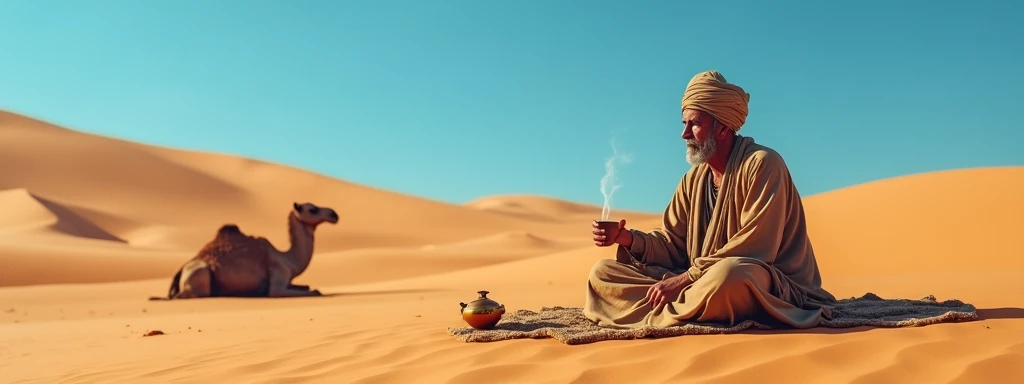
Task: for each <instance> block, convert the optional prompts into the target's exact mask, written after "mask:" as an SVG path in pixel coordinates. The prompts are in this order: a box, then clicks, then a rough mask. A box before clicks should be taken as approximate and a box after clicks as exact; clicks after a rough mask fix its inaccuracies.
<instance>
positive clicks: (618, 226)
mask: <svg viewBox="0 0 1024 384" xmlns="http://www.w3.org/2000/svg"><path fill="white" fill-rule="evenodd" d="M593 227H594V230H593V233H594V245H597V246H598V247H607V246H609V245H612V244H619V245H621V246H623V247H629V246H630V245H633V234H632V233H630V232H629V230H628V229H626V219H622V220H619V221H611V220H595V221H594V224H593Z"/></svg>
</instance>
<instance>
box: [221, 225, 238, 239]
mask: <svg viewBox="0 0 1024 384" xmlns="http://www.w3.org/2000/svg"><path fill="white" fill-rule="evenodd" d="M240 234H242V230H241V229H240V228H238V226H237V225H235V224H224V225H223V226H221V227H220V229H219V230H217V235H218V236H220V235H240Z"/></svg>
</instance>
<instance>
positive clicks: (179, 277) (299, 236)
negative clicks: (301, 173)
mask: <svg viewBox="0 0 1024 384" xmlns="http://www.w3.org/2000/svg"><path fill="white" fill-rule="evenodd" d="M292 208H293V209H292V210H291V211H290V212H289V213H288V235H289V238H290V240H291V247H290V248H289V249H288V250H287V251H284V252H282V251H279V250H278V249H277V248H275V247H274V246H273V245H272V244H271V243H270V241H269V240H267V239H266V238H265V237H261V236H249V235H246V234H244V233H242V231H241V229H239V228H238V226H237V225H235V224H225V225H224V226H222V227H220V229H219V230H218V231H217V234H216V236H215V237H214V238H213V240H211V241H210V242H208V243H207V244H206V245H205V246H203V248H202V249H200V250H199V252H198V253H197V254H196V255H195V256H193V257H192V258H191V259H189V260H188V261H186V262H185V263H184V264H183V265H182V266H181V268H179V269H178V272H177V273H175V275H174V277H173V278H172V280H171V286H170V289H169V290H168V292H167V298H166V299H165V298H160V297H151V298H150V300H173V299H188V298H199V297H296V296H320V291H319V290H310V289H309V286H305V285H294V284H292V283H291V282H292V279H294V278H295V277H296V276H298V275H300V274H302V272H304V271H305V270H306V267H308V266H309V262H310V260H312V258H313V232H314V231H315V230H316V227H317V226H318V225H320V224H321V223H324V222H328V223H331V224H337V223H338V214H337V213H336V212H335V211H334V210H333V209H331V208H326V207H318V206H316V205H314V204H311V203H303V204H299V203H293V204H292Z"/></svg>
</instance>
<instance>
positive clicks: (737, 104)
mask: <svg viewBox="0 0 1024 384" xmlns="http://www.w3.org/2000/svg"><path fill="white" fill-rule="evenodd" d="M749 101H750V94H749V93H747V92H745V91H743V88H740V87H739V86H737V85H733V84H729V83H727V82H726V81H725V76H722V74H721V73H718V71H705V72H701V73H698V74H697V75H695V76H693V78H692V79H690V83H689V84H687V85H686V91H685V92H683V109H686V108H693V109H698V110H701V111H704V112H707V113H710V114H711V116H714V117H715V119H718V121H720V122H722V123H723V124H725V125H726V126H727V127H729V128H730V129H732V130H733V131H739V130H740V127H742V126H743V123H744V122H745V121H746V120H747V102H749Z"/></svg>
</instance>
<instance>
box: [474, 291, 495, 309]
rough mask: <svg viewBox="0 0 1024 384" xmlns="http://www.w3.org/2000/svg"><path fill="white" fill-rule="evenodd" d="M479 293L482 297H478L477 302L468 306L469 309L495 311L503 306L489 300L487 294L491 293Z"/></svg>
mask: <svg viewBox="0 0 1024 384" xmlns="http://www.w3.org/2000/svg"><path fill="white" fill-rule="evenodd" d="M477 293H478V294H480V297H478V298H477V299H476V300H473V301H472V302H470V303H469V305H468V306H467V308H470V309H494V308H498V307H500V306H501V304H498V302H496V301H494V300H491V299H489V298H488V297H487V294H488V293H490V292H487V291H477Z"/></svg>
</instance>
